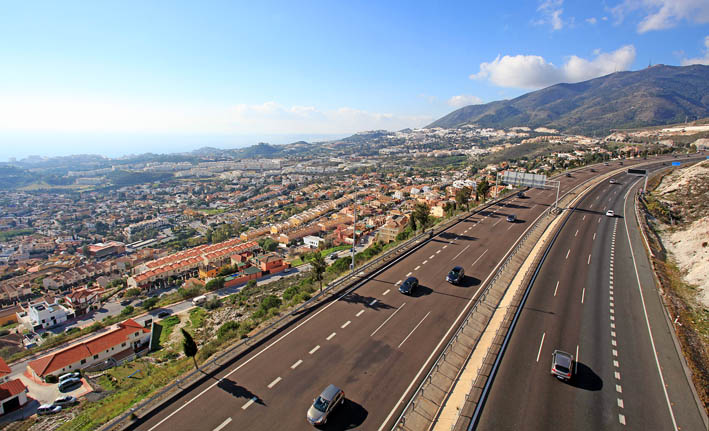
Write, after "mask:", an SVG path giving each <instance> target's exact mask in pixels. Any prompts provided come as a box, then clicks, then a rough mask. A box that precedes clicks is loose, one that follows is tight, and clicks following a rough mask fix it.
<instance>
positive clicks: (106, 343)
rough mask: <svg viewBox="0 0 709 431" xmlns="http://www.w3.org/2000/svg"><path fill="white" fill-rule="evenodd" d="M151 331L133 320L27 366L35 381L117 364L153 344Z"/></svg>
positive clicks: (28, 372)
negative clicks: (96, 366) (110, 362)
mask: <svg viewBox="0 0 709 431" xmlns="http://www.w3.org/2000/svg"><path fill="white" fill-rule="evenodd" d="M150 332H151V331H150V329H148V328H145V327H143V325H141V324H139V323H138V322H136V321H135V320H133V319H128V320H126V321H124V322H121V323H118V324H117V325H116V327H115V328H114V329H112V330H110V331H109V332H105V333H103V334H100V335H97V336H96V337H93V338H90V339H88V340H85V341H82V342H80V343H76V344H73V345H71V346H69V347H67V348H65V349H62V350H59V351H57V352H54V353H50V354H49V355H46V356H43V357H41V358H39V359H35V360H34V361H31V362H30V363H29V364H27V374H28V375H29V376H30V377H31V378H32V379H34V380H35V381H41V380H43V379H45V378H46V377H47V376H49V375H55V376H60V375H62V374H64V373H68V372H70V371H76V370H80V369H84V368H87V367H90V366H92V365H94V364H98V363H100V362H103V361H105V360H107V359H109V358H113V359H114V360H116V361H117V362H121V361H125V360H128V359H130V358H132V357H134V355H135V353H136V352H138V351H140V350H142V349H143V348H146V347H147V346H148V343H149V341H150Z"/></svg>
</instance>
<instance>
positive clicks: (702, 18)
mask: <svg viewBox="0 0 709 431" xmlns="http://www.w3.org/2000/svg"><path fill="white" fill-rule="evenodd" d="M635 11H639V12H640V13H641V14H643V15H644V17H643V18H642V20H641V21H640V23H639V24H638V27H637V30H638V33H645V32H648V31H653V30H664V29H667V28H672V27H675V26H676V25H677V24H679V22H680V21H683V20H686V21H689V22H694V23H700V24H704V23H707V22H709V2H708V1H707V0H624V1H623V2H622V3H621V4H619V5H618V6H616V7H614V8H612V9H611V12H612V13H613V15H614V16H615V18H616V21H617V22H618V23H621V22H623V20H624V19H625V17H626V16H627V15H629V14H630V13H632V12H635Z"/></svg>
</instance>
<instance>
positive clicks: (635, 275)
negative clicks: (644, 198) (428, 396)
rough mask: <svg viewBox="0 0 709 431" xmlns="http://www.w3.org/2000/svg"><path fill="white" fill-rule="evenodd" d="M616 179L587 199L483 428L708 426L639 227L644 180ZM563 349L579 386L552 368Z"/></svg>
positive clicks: (511, 352) (544, 274) (526, 316)
mask: <svg viewBox="0 0 709 431" xmlns="http://www.w3.org/2000/svg"><path fill="white" fill-rule="evenodd" d="M662 167H663V166H662V165H658V166H656V168H662ZM614 179H615V180H616V181H617V184H609V183H608V182H604V183H602V184H600V185H598V186H597V187H595V189H594V190H593V191H592V192H591V193H589V194H588V195H587V196H585V198H584V199H583V200H582V201H581V202H580V203H579V204H578V205H577V208H576V210H575V211H574V212H573V213H572V214H571V216H570V218H569V220H568V222H567V223H566V225H565V226H564V227H563V230H562V231H561V233H560V235H559V237H558V238H557V240H556V242H555V243H554V245H553V247H552V249H551V250H550V253H549V255H548V256H547V258H546V261H545V262H544V264H543V266H542V268H541V270H540V272H539V275H538V277H537V279H536V280H535V283H534V285H533V286H532V290H531V293H530V295H529V297H528V299H527V302H526V304H525V306H524V308H523V311H522V313H521V314H520V318H519V321H518V323H517V326H516V328H515V330H514V333H513V335H512V337H511V339H510V343H509V346H508V347H507V350H506V352H505V354H504V357H503V359H502V361H501V365H500V369H499V371H498V373H497V375H496V377H495V378H494V381H493V384H492V387H491V391H490V395H489V398H488V399H487V402H486V403H485V405H484V407H483V411H482V415H481V417H480V420H479V422H478V424H477V427H476V429H478V430H540V429H574V430H601V429H603V430H613V429H618V430H621V429H637V430H651V429H652V430H656V429H658V430H659V429H664V430H678V429H682V430H701V429H705V425H704V423H703V422H702V418H701V415H700V411H699V409H698V407H697V404H696V402H695V400H694V398H693V396H692V392H691V388H690V383H689V382H688V380H687V378H686V376H685V374H684V371H683V369H682V365H681V362H680V357H679V355H678V354H677V351H676V349H675V346H674V344H673V340H672V338H671V334H670V331H671V328H670V327H669V326H668V323H667V320H666V319H665V317H664V315H663V310H662V304H661V301H660V298H659V295H658V293H657V291H656V289H655V283H654V281H653V277H652V272H651V271H652V270H651V266H650V263H649V261H648V258H647V256H646V253H645V248H644V246H643V243H642V237H641V233H640V231H639V227H638V226H637V222H636V218H635V209H634V206H633V197H634V196H633V195H634V193H637V190H638V188H639V187H642V185H643V183H642V182H638V177H634V176H630V175H627V174H621V175H616V176H615V177H614ZM608 209H612V210H614V211H615V216H614V217H608V216H606V215H605V213H606V210H608ZM641 293H642V294H641ZM555 349H560V350H564V351H566V352H568V353H571V354H572V355H574V357H575V360H576V362H575V364H574V370H575V376H574V377H573V378H572V380H571V381H570V382H562V381H560V380H558V379H556V378H554V377H553V376H552V375H551V374H550V369H551V355H552V352H553V351H554V350H555ZM655 352H656V353H655Z"/></svg>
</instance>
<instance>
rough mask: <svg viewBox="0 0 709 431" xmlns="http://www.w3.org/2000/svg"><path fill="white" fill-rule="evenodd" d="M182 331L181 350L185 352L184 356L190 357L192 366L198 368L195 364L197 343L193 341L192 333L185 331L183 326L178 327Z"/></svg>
mask: <svg viewBox="0 0 709 431" xmlns="http://www.w3.org/2000/svg"><path fill="white" fill-rule="evenodd" d="M180 330H181V331H182V337H183V338H184V339H183V340H182V350H183V351H184V352H185V356H187V357H190V358H192V360H193V361H194V367H195V368H196V369H198V370H199V366H197V343H195V342H194V339H193V338H192V335H190V333H189V332H187V331H185V328H180Z"/></svg>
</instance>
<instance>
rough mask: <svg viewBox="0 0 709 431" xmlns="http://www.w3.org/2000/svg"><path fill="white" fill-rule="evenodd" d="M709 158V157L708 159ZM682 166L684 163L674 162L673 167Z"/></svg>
mask: <svg viewBox="0 0 709 431" xmlns="http://www.w3.org/2000/svg"><path fill="white" fill-rule="evenodd" d="M707 158H709V157H707ZM681 164H682V162H672V166H679V165H681Z"/></svg>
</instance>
